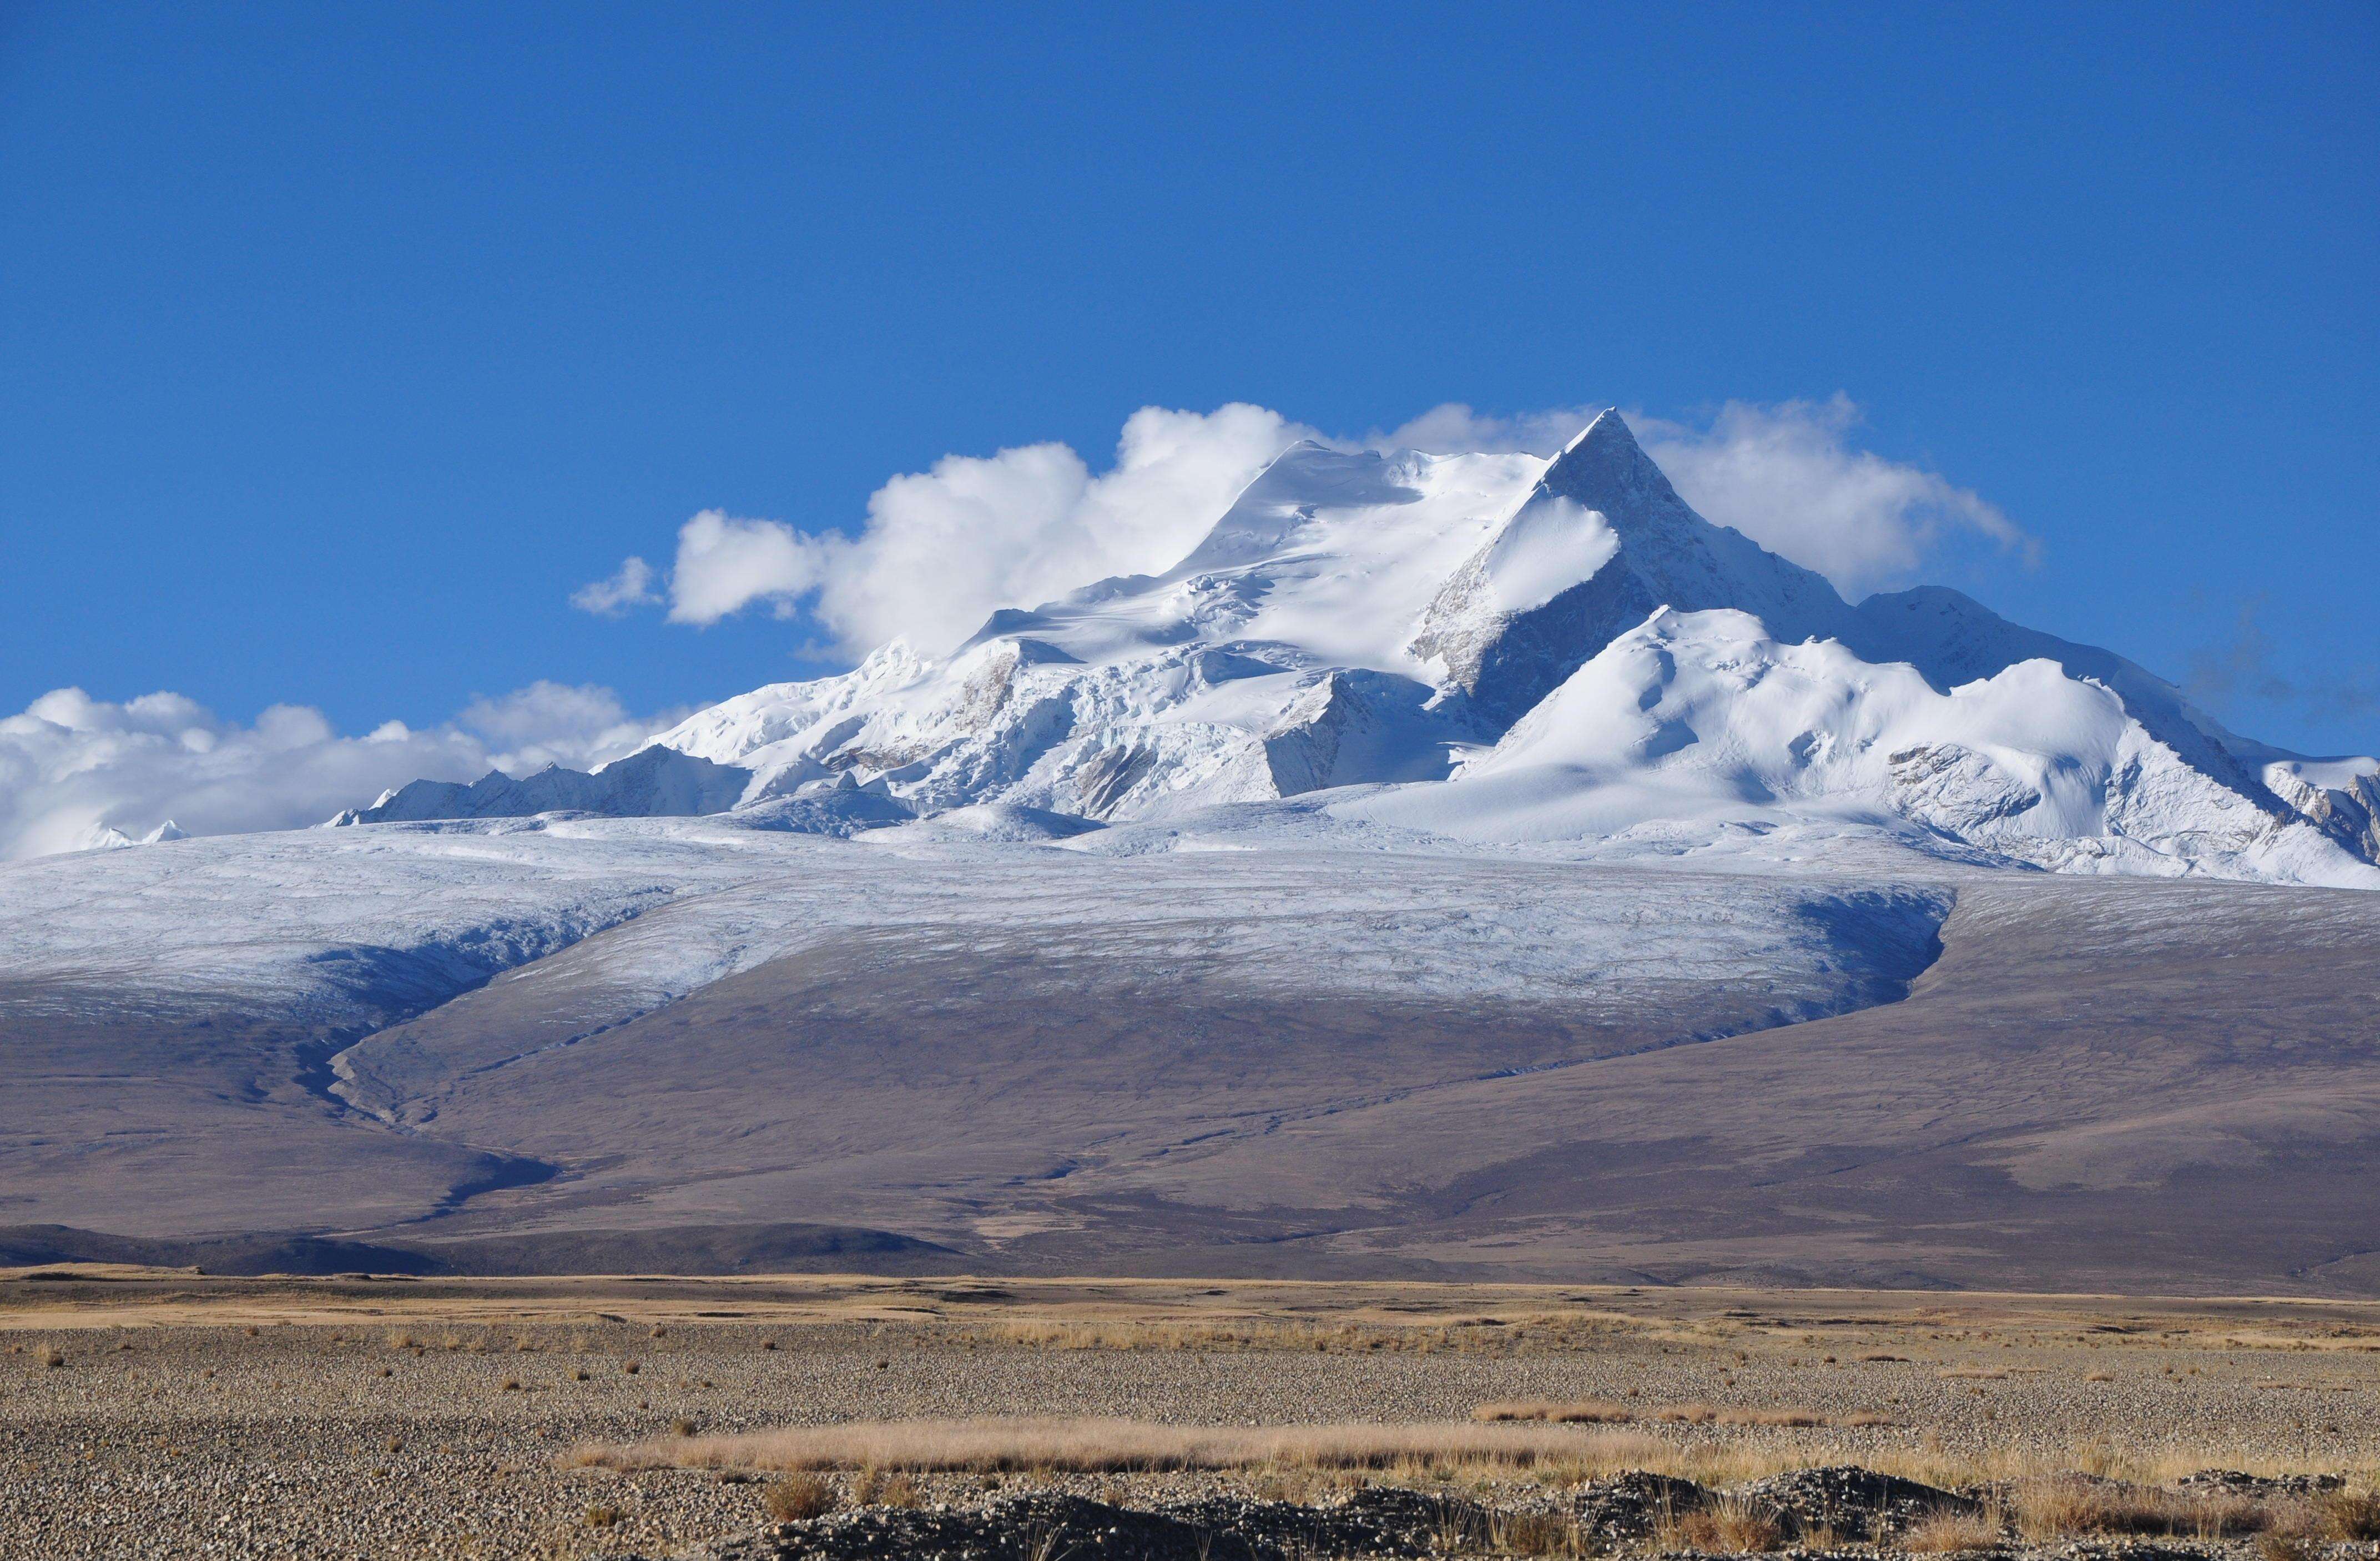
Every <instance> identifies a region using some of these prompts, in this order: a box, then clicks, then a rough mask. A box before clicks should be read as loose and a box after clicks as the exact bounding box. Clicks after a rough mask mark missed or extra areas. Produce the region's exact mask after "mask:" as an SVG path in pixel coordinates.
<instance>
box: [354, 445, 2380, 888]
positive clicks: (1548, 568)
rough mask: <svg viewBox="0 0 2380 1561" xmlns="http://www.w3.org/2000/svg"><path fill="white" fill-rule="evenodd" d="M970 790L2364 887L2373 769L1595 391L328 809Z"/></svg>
mask: <svg viewBox="0 0 2380 1561" xmlns="http://www.w3.org/2000/svg"><path fill="white" fill-rule="evenodd" d="M853 786H857V787H862V788H863V789H862V790H861V791H859V792H856V793H854V792H851V791H849V790H848V788H849V787H853ZM1350 788H1354V789H1350ZM1317 793H1330V794H1331V796H1330V798H1328V799H1324V802H1325V806H1324V807H1323V808H1322V809H1320V810H1319V811H1318V810H1317V809H1315V808H1310V807H1304V806H1299V807H1296V808H1287V802H1286V799H1296V798H1303V797H1307V796H1309V795H1312V794H1317ZM986 805H997V807H998V808H1000V809H1002V810H1008V811H1003V812H1000V813H997V814H981V813H971V812H969V813H965V816H966V818H967V819H990V818H994V817H997V818H998V819H999V820H1001V821H1002V822H1000V823H996V824H991V825H986V826H984V827H988V828H990V830H991V833H992V834H993V835H995V836H999V837H1003V838H1004V837H1007V836H1009V835H1012V834H1014V833H1016V832H1017V831H1019V830H1021V831H1022V832H1023V835H1031V836H1034V837H1037V838H1041V837H1047V838H1063V837H1065V835H1066V831H1067V830H1068V829H1072V828H1075V827H1076V826H1075V825H1070V824H1050V823H1047V822H1046V821H1049V820H1051V819H1057V820H1069V819H1071V820H1078V821H1085V822H1086V823H1089V822H1102V823H1127V822H1138V823H1147V822H1149V821H1165V820H1177V819H1183V818H1186V817H1189V816H1191V815H1194V814H1199V813H1201V812H1202V811H1210V810H1214V809H1217V808H1219V807H1228V806H1238V807H1248V806H1255V807H1264V806H1273V807H1277V808H1287V811H1284V812H1283V813H1282V815H1281V817H1282V821H1283V827H1284V828H1290V829H1292V830H1293V831H1294V830H1299V829H1308V830H1310V829H1328V828H1332V827H1337V825H1335V824H1333V823H1330V822H1329V821H1330V820H1332V819H1336V820H1339V821H1341V822H1342V823H1365V824H1366V825H1372V824H1377V825H1383V826H1395V827H1398V828H1402V829H1407V830H1421V831H1426V832H1428V833H1429V834H1432V835H1439V836H1441V837H1445V838H1448V839H1451V840H1460V841H1470V842H1475V843H1477V844H1482V845H1488V844H1501V845H1512V844H1518V843H1524V842H1530V841H1538V842H1543V841H1554V840H1559V841H1593V840H1597V839H1604V838H1608V837H1609V836H1612V835H1620V834H1625V833H1628V832H1631V831H1637V832H1641V831H1645V830H1646V829H1649V828H1653V827H1654V826H1657V825H1658V826H1659V827H1660V828H1662V829H1664V830H1666V831H1668V832H1669V833H1670V834H1671V835H1676V836H1677V837H1679V838H1688V837H1692V836H1693V835H1694V833H1695V832H1696V831H1698V830H1700V831H1707V830H1710V829H1716V828H1722V827H1724V828H1735V829H1751V830H1766V829H1769V828H1772V827H1774V826H1777V825H1779V824H1780V823H1803V824H1815V825H1818V826H1822V827H1823V828H1824V829H1825V830H1828V831H1834V832H1838V833H1840V831H1842V830H1846V829H1850V830H1857V831H1864V832H1867V833H1868V834H1869V835H1873V836H1874V837H1875V838H1876V839H1879V840H1883V841H1889V842H1894V843H1897V845H1898V846H1900V847H1903V848H1916V849H1920V850H1925V851H1929V852H1937V853H1945V852H1947V853H1949V854H1953V855H1959V854H1962V853H1963V854H1964V856H1965V857H1966V859H1967V860H1998V861H2001V862H2003V863H2008V864H2025V865H2031V866H2034V867H2048V868H2053V869H2057V870H2059V871H2066V872H2134V873H2150V874H2158V875H2182V874H2193V873H2195V874H2213V875H2217V876H2224V877H2239V878H2253V879H2271V880H2277V881H2283V882H2306V883H2316V884H2353V885H2358V886H2366V887H2371V886H2380V868H2375V867H2374V861H2375V860H2380V764H2375V763H2374V762H2372V761H2369V760H2363V761H2330V762H2323V761H2312V760H2307V759H2304V758H2303V757H2301V756H2299V755H2294V754H2288V753H2283V752H2281V751H2280V750H2275V749H2271V748H2268V747H2265V746H2264V745H2261V744H2257V743H2254V742H2252V741H2249V740H2247V739H2245V738H2240V737H2238V736H2236V735H2235V734H2232V733H2229V732H2227V731H2225V730H2224V729H2223V727H2222V726H2220V725H2219V724H2217V723H2216V722H2215V721H2213V720H2212V719H2211V718H2209V717H2207V716H2206V715H2205V714H2204V713H2203V712H2200V711H2198V710H2196V709H2195V708H2193V707H2192V705H2191V704H2190V703H2189V702H2188V701H2187V700H2185V699H2184V698H2183V697H2182V695H2181V694H2180V692H2179V691H2178V690H2176V689H2174V688H2172V687H2171V686H2170V685H2169V684H2167V683H2166V682H2164V681H2163V680H2162V679H2160V678H2158V677H2155V675H2153V674H2151V673H2149V672H2147V671H2146V670H2144V669H2143V668H2142V667H2139V666H2137V665H2133V664H2132V663H2131V662H2129V661H2126V660H2124V659H2123V658H2122V657H2120V656H2118V655H2115V654H2113V653H2112V652H2107V651H2102V650H2098V649H2095V648H2094V647H2090V646H2084V645H2077V644H2073V643H2071V642H2070V641H2066V640H2059V639H2058V638H2056V637H2054V636H2051V635H2047V634H2043V633H2040V632H2038V631H2036V630H2033V629H2028V628H2022V627H2021V626H2018V625H2015V624H2011V623H2010V622H2008V621H2007V620H2005V619H2003V618H2000V617H1999V616H1998V615H1996V614H1994V613H1992V612H1991V611H1989V610H1988V609H1987V608H1985V607H1984V606H1982V605H1981V604H1977V603H1975V602H1973V601H1971V600H1970V599H1968V598H1967V597H1964V596H1962V595H1961V594H1959V593H1958V592H1956V591H1944V590H1938V589H1932V588H1928V589H1923V590H1918V591H1900V592H1895V593H1891V594H1888V595H1881V596H1876V597H1872V598H1870V599H1868V600H1867V601H1865V602H1864V603H1861V604H1859V605H1857V606H1856V607H1854V606H1852V605H1851V604H1848V603H1846V602H1845V601H1844V600H1843V599H1842V597H1841V596H1840V595H1839V594H1838V593H1837V592H1836V591H1835V590H1834V588H1833V587H1832V586H1831V585H1829V584H1828V582H1827V580H1826V579H1824V578H1823V577H1821V576H1818V575H1816V574H1814V573H1812V572H1811V571H1809V570H1807V569H1804V568H1803V567H1800V566H1798V565H1795V564H1793V563H1791V562H1790V561H1788V560H1786V559H1784V558H1781V557H1779V556H1778V555H1774V554H1771V553H1768V552H1767V551H1766V550H1764V549H1763V548H1761V547H1760V546H1759V545H1757V544H1756V543H1754V542H1752V541H1751V540H1750V539H1748V538H1746V537H1744V536H1743V535H1742V534H1741V533H1739V532H1736V531H1734V530H1729V529H1728V528H1725V527H1721V526H1716V525H1713V524H1711V523H1710V522H1709V521H1707V520H1706V519H1704V518H1702V517H1701V516H1699V515H1697V514H1695V513H1694V510H1693V509H1692V508H1691V507H1689V506H1687V505H1686V504H1685V502H1684V501H1683V500H1682V499H1681V498H1680V497H1679V495H1678V494H1677V492H1676V490H1675V489H1674V488H1673V487H1672V486H1671V485H1670V482H1669V480H1668V478H1667V477H1666V476H1665V475H1664V474H1663V473H1662V471H1661V470H1660V468H1659V467H1658V465H1657V464H1655V463H1654V461H1653V460H1652V459H1651V458H1650V457H1647V456H1646V455H1645V452H1644V450H1643V449H1642V448H1641V447H1639V446H1638V445H1637V443H1636V441H1635V439H1634V438H1633V435H1632V434H1631V433H1629V430H1628V427H1627V425H1626V423H1625V422H1624V421H1622V419H1621V416H1620V414H1619V413H1618V412H1617V411H1606V412H1604V413H1603V414H1602V415H1600V416H1599V417H1597V419H1596V420H1595V421H1593V422H1592V423H1591V424H1590V425H1589V426H1588V427H1587V428H1586V429H1585V431H1584V432H1582V433H1580V434H1579V435H1578V437H1577V438H1576V439H1574V440H1573V441H1572V442H1571V444H1570V445H1568V446H1567V447H1566V448H1564V449H1563V450H1562V452H1561V453H1560V455H1559V456H1557V457H1554V458H1553V459H1552V460H1550V461H1548V460H1545V459H1543V458H1540V457H1533V456H1526V455H1512V454H1466V453H1453V454H1425V453H1422V452H1417V451H1401V452H1394V453H1381V452H1377V451H1348V450H1341V449H1333V448H1330V447H1327V446H1325V445H1318V444H1315V443H1311V442H1302V443H1300V444H1297V445H1292V446H1291V447H1290V448H1289V449H1287V450H1285V451H1283V452H1282V453H1281V456H1280V457H1277V458H1276V459H1275V460H1274V461H1273V462H1272V463H1271V464H1270V465H1269V467H1268V468H1267V469H1266V470H1265V471H1264V472H1263V473H1262V474H1260V475H1259V476H1258V477H1257V479H1256V480H1255V481H1254V482H1252V483H1250V484H1249V486H1248V487H1247V488H1246V489H1245V490H1244V491H1243V492H1242V493H1241V494H1240V495H1239V496H1238V497H1237V498H1236V499H1235V500H1234V501H1233V504H1232V505H1231V506H1230V507H1229V509H1228V510H1226V512H1225V513H1224V514H1223V515H1222V516H1220V518H1218V519H1217V520H1216V522H1215V524H1214V525H1213V527H1212V528H1210V530H1208V534H1207V535H1206V537H1205V538H1204V539H1203V540H1202V541H1201V542H1200V543H1199V544H1198V545H1197V546H1196V548H1194V549H1192V550H1191V552H1190V553H1189V555H1187V556H1186V557H1184V559H1183V560H1182V562H1181V563H1180V564H1178V565H1177V566H1175V567H1173V568H1172V569H1170V570H1168V571H1166V572H1165V573H1163V574H1160V575H1153V576H1128V577H1122V578H1118V579H1107V580H1102V581H1099V582H1098V583H1097V584H1094V585H1091V586H1087V587H1086V588H1084V589H1083V590H1080V591H1075V592H1074V593H1073V594H1071V595H1068V596H1066V597H1063V598H1062V599H1060V600H1058V601H1055V602H1050V603H1044V604H1040V605H1038V606H1036V607H1032V608H1029V609H1026V608H1022V607H1019V608H1011V609H1004V610H1002V611H1001V612H998V613H995V614H993V615H992V616H991V617H990V620H989V621H987V622H986V623H985V624H984V626H983V627H982V628H981V629H980V630H979V631H978V632H977V634H976V635H975V637H974V638H973V639H971V640H968V641H967V642H966V644H965V645H964V646H962V647H961V648H960V649H959V650H958V651H957V652H954V653H953V654H951V655H949V656H947V657H941V658H932V657H927V656H922V655H920V654H918V653H917V652H916V651H914V650H913V649H911V648H910V647H908V646H906V645H905V644H901V643H898V642H895V643H893V644H891V645H887V646H885V647H882V648H880V650H878V651H876V652H872V653H871V654H869V655H868V657H867V658H866V659H865V660H864V661H862V662H861V663H860V665H858V666H856V668H854V669H853V670H852V671H850V672H847V673H844V674H841V675H839V676H835V677H824V678H819V679H815V680H811V681H807V682H798V683H781V684H774V685H771V686H770V687H767V688H762V689H755V690H754V691H753V692H751V693H748V694H745V695H742V696H739V697H737V698H735V699H732V700H728V701H724V702H722V703H721V704H718V705H714V706H712V707H710V709H708V710H705V711H703V712H701V713H698V714H697V715H695V716H693V717H691V718H690V719H688V720H686V721H685V722H683V723H681V724H680V725H678V726H674V727H673V728H671V729H670V730H668V731H666V732H662V733H660V734H658V735H657V736H656V737H654V738H651V739H650V744H649V745H648V746H647V747H646V748H645V749H644V750H641V751H640V752H639V753H638V754H637V755H635V756H633V757H632V758H630V759H628V760H625V761H621V762H617V763H615V764H613V765H611V766H607V767H606V768H605V769H603V770H601V771H599V772H597V773H596V774H593V775H580V774H577V773H575V772H568V771H547V772H545V773H543V774H539V775H533V776H529V777H528V778H527V779H524V780H519V781H515V780H513V779H511V778H510V777H508V776H504V775H501V774H497V775H490V776H488V777H486V778H485V779H483V780H481V781H480V782H479V783H477V784H476V785H474V786H471V787H459V786H452V785H443V784H439V783H429V782H417V783H415V785H413V786H410V787H405V788H403V789H402V790H400V791H399V792H397V793H395V794H394V795H393V796H390V797H386V798H383V799H382V800H381V802H380V803H378V804H376V805H375V806H374V807H373V808H371V809H368V810H363V811H359V812H355V813H350V814H345V815H342V820H341V822H370V821H373V820H381V819H421V818H431V817H476V816H494V815H508V814H513V813H526V812H535V811H547V810H553V809H577V810H582V811H594V812H612V813H632V814H648V815H650V814H659V813H672V812H710V811H720V810H723V809H726V808H729V807H735V808H738V809H741V810H747V811H752V810H759V811H760V815H759V816H756V817H755V819H754V821H753V822H755V823H764V824H766V825H767V826H770V827H776V828H788V829H798V830H809V829H815V830H818V831H820V832H823V833H832V834H850V833H852V832H854V831H856V830H865V829H870V828H878V827H883V826H905V827H914V826H912V825H911V823H910V821H912V820H915V819H932V818H935V817H937V816H940V815H952V814H960V813H963V812H965V811H968V810H975V809H979V808H982V807H984V806H986ZM1019 820H1032V821H1037V822H1035V823H1030V824H1029V825H1028V824H1023V823H1017V822H1016V821H1019ZM975 827H976V826H975V825H974V824H972V823H965V822H964V821H955V822H954V823H953V828H957V829H960V830H962V831H963V832H965V831H971V830H973V829H974V828H975ZM1023 835H1020V836H1019V837H1020V838H1021V837H1023Z"/></svg>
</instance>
